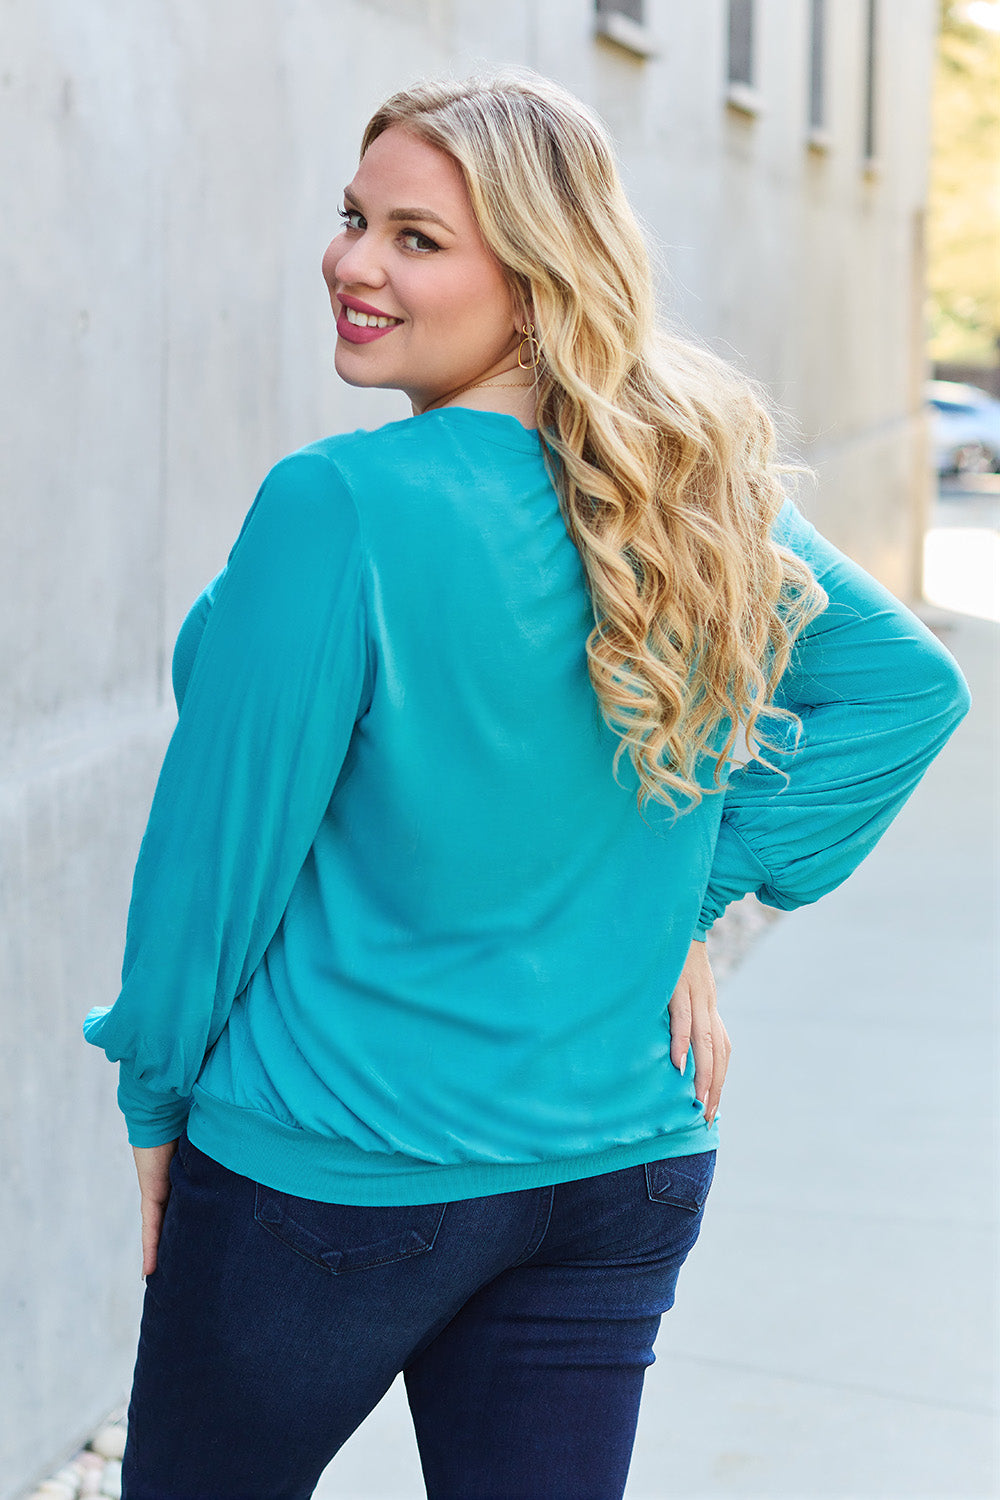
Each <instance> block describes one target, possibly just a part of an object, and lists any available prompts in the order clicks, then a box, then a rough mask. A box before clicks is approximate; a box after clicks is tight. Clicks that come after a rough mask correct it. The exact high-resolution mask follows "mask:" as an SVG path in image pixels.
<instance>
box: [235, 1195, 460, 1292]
mask: <svg viewBox="0 0 1000 1500" xmlns="http://www.w3.org/2000/svg"><path fill="white" fill-rule="evenodd" d="M446 1207H447V1204H445V1203H418V1204H414V1205H408V1206H405V1207H381V1206H378V1207H372V1208H364V1207H358V1206H355V1205H353V1204H345V1203H317V1202H314V1201H313V1200H312V1199H311V1198H296V1197H294V1196H293V1195H292V1194H291V1193H279V1192H277V1191H276V1190H275V1189H274V1188H269V1187H265V1186H264V1185H263V1184H262V1183H258V1184H257V1185H256V1197H255V1201H254V1218H255V1219H256V1221H257V1223H258V1224H259V1225H260V1226H261V1228H262V1229H266V1230H267V1232H268V1234H273V1235H274V1237H275V1239H278V1240H281V1242H282V1243H283V1244H285V1245H287V1246H288V1247H289V1249H291V1250H294V1251H296V1253H297V1254H299V1255H303V1256H305V1258H306V1260H311V1261H312V1262H313V1263H314V1264H315V1265H317V1266H322V1267H323V1268H324V1269H325V1270H327V1271H331V1272H333V1274H334V1275H339V1274H340V1273H342V1272H344V1271H367V1270H370V1269H371V1268H372V1267H374V1266H388V1265H392V1263H393V1262H394V1261H400V1260H406V1259H408V1258H409V1257H410V1256H411V1255H423V1254H424V1253H425V1252H426V1251H428V1250H430V1249H431V1248H432V1247H433V1245H434V1241H435V1240H436V1239H437V1234H438V1230H439V1229H440V1228H441V1221H442V1220H443V1218H444V1211H445V1208H446Z"/></svg>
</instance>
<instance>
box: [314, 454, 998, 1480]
mask: <svg viewBox="0 0 1000 1500" xmlns="http://www.w3.org/2000/svg"><path fill="white" fill-rule="evenodd" d="M998 511H1000V493H998V492H997V486H996V485H994V484H991V483H990V482H989V481H984V482H983V486H982V487H981V488H979V489H978V490H977V491H976V492H975V493H973V494H968V495H965V496H962V495H958V494H952V495H951V496H947V497H945V498H944V499H943V501H942V504H941V506H940V507H939V510H938V514H937V517H936V525H937V526H938V527H939V528H940V529H939V530H936V531H935V532H934V533H932V536H931V546H930V552H931V558H930V561H931V564H932V567H931V570H930V571H931V572H934V575H935V591H936V593H935V597H936V598H937V600H938V602H939V603H943V604H946V605H947V604H950V605H956V604H957V605H959V606H960V607H961V608H962V609H963V610H968V609H976V610H979V611H980V612H982V613H987V614H988V613H992V614H993V618H994V620H995V619H996V618H998V612H997V610H996V597H995V595H996V588H997V582H996V579H995V578H993V577H992V575H991V574H989V572H988V570H984V564H983V557H984V555H985V554H987V553H988V552H989V549H990V548H991V547H993V548H994V549H995V548H996V547H997V546H1000V541H998V531H1000V516H998ZM963 533H964V535H963ZM994 556H995V552H994ZM963 557H964V559H965V563H964V566H965V568H966V573H965V574H964V575H963V574H955V573H954V572H949V569H950V568H951V567H952V565H953V564H954V563H955V561H956V559H957V561H958V562H959V564H962V560H963ZM939 564H940V566H939ZM970 565H971V573H970V572H969V567H970ZM973 575H975V577H974V580H973V583H972V584H966V583H963V581H962V578H963V577H968V578H971V577H973ZM956 590H957V594H956ZM991 590H992V591H993V595H994V597H993V601H992V604H991V603H990V602H989V600H987V602H986V603H985V604H984V602H983V601H984V599H985V598H986V596H987V595H988V594H990V591H991ZM933 618H934V619H935V623H936V625H937V627H938V628H939V630H940V633H941V636H942V639H943V640H944V641H945V642H946V644H947V645H948V647H949V649H950V650H952V651H953V652H954V654H955V655H956V656H957V657H958V659H959V661H960V662H961V664H962V666H963V668H964V670H965V672H966V674H967V676H968V678H969V680H970V683H971V685H972V689H973V694H974V698H975V708H974V710H973V713H972V714H971V715H970V717H969V719H968V720H967V721H966V723H965V725H964V726H963V727H962V729H961V730H960V731H959V733H958V734H957V735H956V737H955V739H954V740H953V741H952V743H951V745H950V746H949V748H948V750H947V751H946V752H945V754H944V756H942V757H941V759H940V760H939V761H938V762H937V763H936V764H935V766H934V767H933V768H932V770H931V771H930V773H929V774H928V776H927V778H926V779H925V781H924V782H923V783H922V785H921V787H920V788H919V789H918V791H917V793H916V794H915V795H914V797H913V798H912V799H911V801H910V803H909V804H908V805H907V807H906V808H905V809H904V811H903V813H902V814H901V816H900V817H899V819H898V820H897V822H896V823H895V824H894V825H893V827H892V829H891V830H890V832H889V834H888V835H887V836H886V838H885V839H884V840H883V841H882V843H881V844H880V845H879V847H878V849H877V850H876V851H875V853H874V854H873V855H872V856H871V858H870V859H869V860H868V861H867V862H866V864H865V865H864V866H863V867H862V869H861V870H860V871H859V872H858V873H857V874H856V875H855V876H854V877H853V878H852V879H851V880H850V881H849V882H848V883H847V884H846V885H845V886H843V887H842V888H841V889H840V890H839V891H837V892H834V893H833V895H831V896H828V897H827V898H826V899H825V900H824V901H822V902H820V903H819V904H818V905H817V906H814V907H811V908H808V909H806V910H804V911H801V912H797V913H794V914H791V915H789V916H787V917H783V918H781V920H779V921H778V922H776V923H775V924H773V925H772V926H770V927H768V928H767V930H766V931H765V932H764V933H763V935H762V936H761V937H760V939H759V941H758V943H757V945H756V947H755V948H754V949H753V951H752V952H751V954H750V956H749V958H748V959H747V960H746V961H745V962H744V963H743V964H742V965H741V967H740V968H739V969H737V970H736V971H735V972H734V973H733V974H731V975H730V976H729V977H728V978H727V979H726V980H725V981H724V983H723V986H722V1008H723V1013H724V1016H725V1019H726V1022H727V1024H728V1026H729V1029H730V1033H731V1035H732V1037H733V1041H734V1047H735V1053H734V1061H733V1066H732V1070H731V1075H730V1080H729V1082H728V1083H727V1087H726V1095H725V1097H724V1120H723V1147H722V1150H721V1151H720V1155H719V1168H718V1172H717V1176H716V1184H715V1187H714V1188H713V1191H712V1198H711V1200H710V1204H709V1210H708V1213H707V1217H706V1221H705V1228H704V1231H703V1234H702V1239H701V1243H700V1245H699V1246H698V1248H697V1250H696V1252H695V1254H694V1255H693V1256H692V1258H691V1261H690V1263H689V1264H688V1265H687V1266H686V1267H685V1270H684V1272H683V1274H682V1277H681V1284H680V1288H679V1295H678V1302H677V1306H676V1307H675V1309H674V1310H673V1312H672V1313H670V1315H669V1316H668V1317H667V1318H666V1319H665V1320H664V1326H663V1329H662V1332H661V1335H660V1339H659V1341H658V1344H657V1354H658V1360H657V1363H656V1365H655V1366H654V1367H653V1369H652V1370H651V1371H650V1372H649V1375H648V1377H647V1384H646V1394H645V1397H644V1402H643V1413H642V1417H641V1421H640V1427H639V1434H638V1438H637V1442H636V1451H635V1458H634V1462H633V1467H632V1475H631V1479H630V1483H629V1489H628V1500H695V1497H698V1500H708V1497H715V1500H724V1497H735V1496H757V1497H760V1500H765V1497H766V1500H778V1497H795V1500H813V1497H816V1500H819V1497H824V1500H918V1497H919V1500H985V1497H994V1496H996V1495H998V1494H1000V1487H998V1478H997V1454H996V1430H997V1428H996V1421H995V1417H994V1416H993V1415H992V1414H991V1404H992V1402H993V1401H994V1398H995V1395H996V1389H997V1379H996V1376H997V1370H996V1361H997V1318H996V1294H997V1286H998V1277H997V1270H998V1265H997V1259H996V1240H995V1208H996V1204H995V1187H996V1183H995V1168H996V1162H997V1151H996V1136H995V1132H996V1122H997V1109H996V1102H997V1101H996V1076H997V1075H996V1051H995V1036H996V1030H995V1012H996V1004H997V973H998V971H997V951H996V934H995V914H996V910H997V906H996V901H997V887H996V883H995V877H996V866H995V836H996V793H997V765H998V749H1000V745H998V737H997V719H996V702H997V686H998V683H997V675H998V668H997V648H998V635H1000V630H998V626H997V625H996V624H995V623H991V622H990V621H989V620H986V619H981V618H976V617H975V616H973V615H969V614H960V613H950V612H949V613H945V612H940V613H939V614H938V615H934V616H933ZM423 1493H424V1492H423V1486H422V1484H421V1481H420V1474H419V1466H418V1463H417V1458H416V1452H415V1448H414V1444H413V1439H412V1435H411V1432H410V1427H409V1419H408V1415H407V1412H406V1407H405V1401H404V1400H403V1397H402V1392H401V1388H400V1385H399V1383H398V1382H397V1385H396V1386H394V1387H393V1389H392V1391H390V1393H389V1395H388V1396H387V1397H386V1399H385V1400H384V1401H383V1402H382V1404H381V1406H380V1407H379V1408H378V1409H377V1410H376V1411H375V1412H374V1413H373V1414H372V1416H371V1417H370V1418H369V1420H368V1422H366V1423H365V1425H364V1426H363V1427H362V1428H361V1429H360V1430H359V1432H357V1433H356V1434H355V1435H354V1437H353V1438H352V1439H351V1441H350V1442H349V1443H348V1444H347V1446H346V1447H345V1448H344V1449H343V1450H342V1451H341V1453H340V1454H339V1455H338V1458H337V1460H336V1461H335V1464H334V1465H333V1466H332V1467H331V1469H330V1470H328V1471H327V1475H326V1476H325V1477H324V1480H323V1481H322V1483H321V1485H320V1487H319V1489H318V1490H317V1492H316V1495H317V1500H417V1497H420V1496H422V1495H423ZM538 1500H545V1497H543V1496H539V1497H538Z"/></svg>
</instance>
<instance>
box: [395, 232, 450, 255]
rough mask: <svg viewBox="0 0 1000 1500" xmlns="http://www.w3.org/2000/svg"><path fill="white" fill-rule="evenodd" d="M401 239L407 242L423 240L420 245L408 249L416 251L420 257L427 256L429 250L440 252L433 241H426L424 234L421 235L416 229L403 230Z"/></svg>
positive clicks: (438, 246) (437, 245)
mask: <svg viewBox="0 0 1000 1500" xmlns="http://www.w3.org/2000/svg"><path fill="white" fill-rule="evenodd" d="M403 238H404V239H408V240H423V244H422V245H412V246H411V247H410V248H411V249H413V250H416V251H418V252H419V253H420V254H421V255H427V254H429V252H430V250H440V248H441V246H440V245H439V244H437V243H436V242H435V241H434V240H432V239H428V237H427V235H426V234H421V233H420V232H419V231H418V230H416V229H404V230H403ZM428 247H429V249H428Z"/></svg>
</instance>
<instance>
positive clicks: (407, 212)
mask: <svg viewBox="0 0 1000 1500" xmlns="http://www.w3.org/2000/svg"><path fill="white" fill-rule="evenodd" d="M344 198H345V200H346V201H347V202H348V203H353V204H354V206H355V208H357V209H358V210H359V211H360V212H363V210H362V209H361V204H360V203H359V202H358V200H357V198H355V196H354V194H353V193H352V192H351V190H350V188H345V189H344ZM386 218H387V219H393V220H397V219H400V220H402V219H422V220H423V221H424V223H429V224H440V225H441V228H442V229H447V231H448V233H449V234H454V233H455V231H454V229H452V227H451V225H450V224H448V223H446V222H445V220H444V219H442V218H441V215H440V214H436V213H432V211H431V210H430V209H429V208H393V209H390V210H389V212H388V213H387V214H386Z"/></svg>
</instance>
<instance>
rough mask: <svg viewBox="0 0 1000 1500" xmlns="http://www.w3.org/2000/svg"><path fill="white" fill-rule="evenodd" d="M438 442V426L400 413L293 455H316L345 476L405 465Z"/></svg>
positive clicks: (313, 456)
mask: <svg viewBox="0 0 1000 1500" xmlns="http://www.w3.org/2000/svg"><path fill="white" fill-rule="evenodd" d="M439 446H440V429H439V427H438V426H437V424H435V423H433V422H427V421H423V420H422V419H421V418H419V417H404V418H401V419H400V420H399V421H398V422H386V423H385V424H384V425H383V426H382V427H375V428H370V429H369V428H364V427H359V428H356V429H355V431H353V432H343V433H337V434H335V435H333V436H332V437H326V438H321V439H320V440H319V442H316V443H310V444H309V446H308V447H306V448H302V449H300V450H299V452H298V453H296V454H292V455H291V457H292V458H293V459H298V458H302V459H320V460H321V461H323V462H325V463H327V464H329V465H330V466H331V467H332V468H334V469H336V470H337V471H338V472H339V473H340V474H341V475H343V476H344V477H345V478H348V477H349V476H350V475H352V474H354V473H365V474H366V473H367V472H368V471H369V470H371V469H383V468H386V467H393V466H406V467H409V466H410V465H412V464H413V462H414V461H415V460H419V459H426V458H428V457H430V456H431V455H432V454H433V452H434V451H435V449H436V448H437V447H439Z"/></svg>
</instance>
